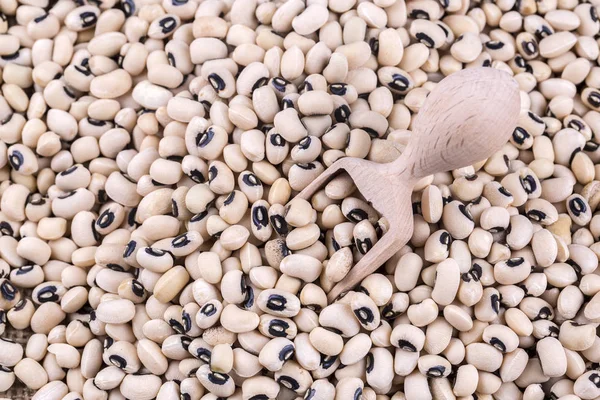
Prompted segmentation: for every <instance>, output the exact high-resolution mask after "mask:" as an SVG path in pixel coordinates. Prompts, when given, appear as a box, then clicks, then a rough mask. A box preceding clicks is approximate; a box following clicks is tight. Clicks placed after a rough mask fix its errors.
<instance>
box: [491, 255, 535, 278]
mask: <svg viewBox="0 0 600 400" xmlns="http://www.w3.org/2000/svg"><path fill="white" fill-rule="evenodd" d="M530 273H531V264H530V263H529V262H528V261H527V260H526V259H525V258H523V257H515V258H511V259H508V260H506V261H500V262H499V263H496V264H495V265H494V279H495V280H496V282H498V283H501V284H503V285H512V284H516V283H519V282H522V281H523V280H525V279H526V278H527V277H528V276H529V274H530Z"/></svg>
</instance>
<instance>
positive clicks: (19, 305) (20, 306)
mask: <svg viewBox="0 0 600 400" xmlns="http://www.w3.org/2000/svg"><path fill="white" fill-rule="evenodd" d="M26 305H27V300H25V299H21V300H19V302H18V303H17V304H15V306H14V307H13V311H21V310H22V309H24V308H25V306H26ZM2 314H3V316H4V318H5V319H4V322H6V315H4V311H2ZM0 322H2V321H1V318H0Z"/></svg>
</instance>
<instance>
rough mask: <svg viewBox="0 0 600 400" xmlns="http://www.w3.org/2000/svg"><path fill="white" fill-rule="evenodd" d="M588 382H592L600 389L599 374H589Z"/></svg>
mask: <svg viewBox="0 0 600 400" xmlns="http://www.w3.org/2000/svg"><path fill="white" fill-rule="evenodd" d="M588 379H589V380H590V382H592V383H593V384H594V386H596V387H597V388H598V389H600V375H598V374H590V376H589V378H588Z"/></svg>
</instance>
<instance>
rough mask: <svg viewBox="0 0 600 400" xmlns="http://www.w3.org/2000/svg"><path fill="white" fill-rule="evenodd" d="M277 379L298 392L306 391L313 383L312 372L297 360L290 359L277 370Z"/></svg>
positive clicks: (275, 376) (282, 384) (281, 383)
mask: <svg viewBox="0 0 600 400" xmlns="http://www.w3.org/2000/svg"><path fill="white" fill-rule="evenodd" d="M274 378H275V380H276V381H277V383H279V384H280V385H281V386H284V387H286V388H288V389H290V390H292V391H293V392H295V393H297V394H302V393H305V392H306V391H307V390H308V388H309V387H310V385H311V384H312V383H313V378H312V376H311V374H310V373H309V372H308V371H306V370H305V369H303V368H302V367H301V366H300V365H298V363H296V362H295V361H289V362H287V363H285V364H284V365H283V367H282V368H281V369H280V370H279V371H276V372H275V375H274Z"/></svg>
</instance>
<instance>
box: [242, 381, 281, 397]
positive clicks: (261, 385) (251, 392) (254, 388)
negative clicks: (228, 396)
mask: <svg viewBox="0 0 600 400" xmlns="http://www.w3.org/2000/svg"><path fill="white" fill-rule="evenodd" d="M279 391H280V387H279V384H278V383H277V382H276V381H275V380H274V379H273V378H270V377H267V376H254V377H250V378H249V379H246V380H244V382H243V383H242V395H243V396H244V398H248V399H251V398H260V397H263V396H266V397H267V398H269V399H274V398H276V397H277V395H278V394H279Z"/></svg>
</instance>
